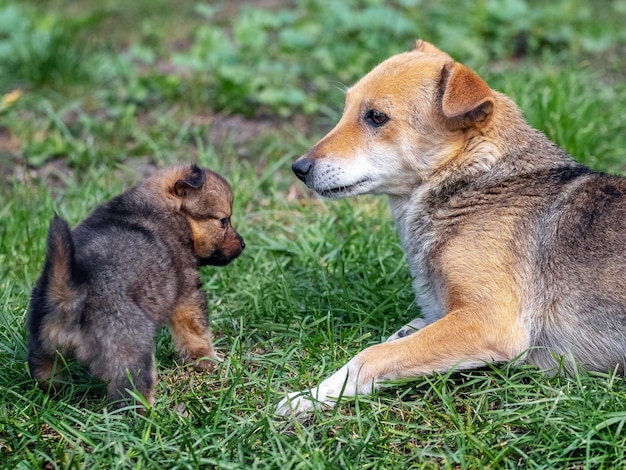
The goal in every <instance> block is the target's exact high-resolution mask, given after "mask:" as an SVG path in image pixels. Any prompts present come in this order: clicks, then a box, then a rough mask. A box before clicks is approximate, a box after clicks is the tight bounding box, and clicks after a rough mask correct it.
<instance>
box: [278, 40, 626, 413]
mask: <svg viewBox="0 0 626 470" xmlns="http://www.w3.org/2000/svg"><path fill="white" fill-rule="evenodd" d="M293 170H294V172H295V173H296V176H298V178H300V179H301V180H302V181H303V182H304V183H305V184H306V185H307V186H308V187H309V188H311V189H313V190H314V191H316V192H317V193H319V194H320V195H322V196H326V197H331V198H340V197H347V196H353V195H358V194H365V193H371V194H385V195H388V196H389V200H390V204H391V210H392V214H393V217H394V219H395V221H396V224H397V228H398V233H399V236H400V240H401V242H402V245H403V247H404V250H405V252H406V256H407V261H408V263H409V266H410V268H411V272H412V274H413V276H414V278H415V281H414V287H415V290H416V293H417V295H418V303H419V304H420V307H421V313H422V315H423V318H418V319H415V320H414V321H412V322H410V323H409V324H407V325H406V326H405V327H404V328H402V329H401V330H399V331H398V332H396V333H395V334H394V335H392V336H391V337H390V338H389V340H388V341H387V342H385V343H383V344H379V345H375V346H372V347H369V348H367V349H365V350H363V351H361V352H360V353H359V354H357V355H356V356H355V357H354V358H353V359H351V360H350V361H349V362H348V363H347V364H346V365H344V366H343V367H342V368H341V369H339V370H338V371H337V372H336V373H335V374H333V375H332V376H331V377H329V378H327V379H326V380H324V381H323V382H322V383H321V384H320V385H319V386H318V387H315V388H313V389H311V390H309V391H307V392H306V393H304V394H302V393H299V392H295V393H291V394H289V395H288V396H287V397H286V398H285V399H284V400H283V401H282V402H281V403H280V404H279V406H278V410H277V411H278V413H280V414H287V413H291V412H295V413H301V412H305V411H308V410H311V409H312V408H315V407H316V406H318V404H322V405H325V406H333V405H334V403H335V401H336V400H337V398H338V397H339V396H340V395H343V396H352V395H355V394H359V393H370V392H371V391H372V390H373V389H375V388H376V387H377V386H378V385H379V384H380V383H382V382H384V381H386V380H392V379H396V378H403V377H414V376H417V375H420V374H428V373H430V372H432V371H447V370H450V369H451V368H454V367H457V368H468V367H475V366H480V365H482V364H485V363H490V362H501V361H511V360H520V361H527V362H530V363H533V364H537V365H538V366H540V367H542V368H554V367H555V366H557V365H558V358H557V357H558V356H559V355H564V356H566V357H567V358H568V360H570V359H571V360H573V361H576V362H577V363H579V364H581V365H584V366H585V367H588V368H590V369H595V370H612V369H614V368H616V367H617V368H618V370H621V371H623V370H624V369H625V368H626V339H625V338H624V336H623V335H622V333H621V332H622V331H624V329H626V279H624V277H623V276H622V275H621V274H619V275H618V274H616V273H618V272H619V273H623V272H625V271H626V254H625V251H626V250H624V248H625V247H626V179H624V178H618V177H611V176H608V175H603V174H600V173H595V172H592V171H591V170H590V169H588V168H586V167H584V166H582V165H580V164H578V163H576V162H575V161H574V160H573V159H572V158H571V157H570V156H569V155H567V154H566V153H565V152H563V151H562V150H560V149H558V148H557V147H556V146H555V145H554V144H553V143H551V142H550V141H548V140H547V139H546V138H545V136H543V135H542V134H540V133H539V132H538V131H536V130H535V129H533V128H531V127H530V126H529V125H528V124H526V122H525V121H524V119H523V117H522V115H521V113H520V112H519V110H518V109H517V107H516V106H515V104H514V103H513V102H512V101H511V100H510V99H509V98H507V97H506V96H504V95H503V94H501V93H498V92H497V91H494V90H492V89H490V88H489V86H488V85H487V84H486V83H485V82H484V81H483V80H482V79H481V78H479V77H478V76H477V75H476V74H475V73H474V72H472V71H471V70H470V69H469V68H468V67H466V66H464V65H462V64H460V63H457V62H455V61H454V60H453V59H452V58H451V57H450V56H449V55H447V54H446V53H444V52H442V51H440V50H439V49H437V48H436V47H435V46H432V45H431V44H428V43H427V42H424V41H421V40H418V41H417V42H416V44H415V47H414V49H413V50H412V51H411V52H406V53H402V54H398V55H396V56H393V57H391V58H389V59H388V60H386V61H385V62H383V63H381V64H380V65H378V66H377V67H376V68H374V69H373V70H372V71H371V72H370V73H368V74H367V75H366V76H364V77H363V78H362V79H361V80H360V81H359V82H358V83H357V84H356V85H354V86H353V87H352V88H351V89H350V90H348V92H347V94H346V103H345V107H344V112H343V115H342V117H341V119H340V120H339V122H338V123H337V125H336V127H335V128H334V129H333V130H331V131H330V132H329V133H328V135H327V136H325V137H324V138H322V139H321V140H320V142H318V143H317V144H316V145H315V146H314V147H313V148H312V149H311V150H310V151H309V152H308V153H307V154H306V155H304V156H302V157H301V158H300V159H298V160H297V161H296V162H295V163H294V164H293ZM583 247H584V248H583ZM582 252H585V253H586V255H585V256H582V255H581V253H582ZM566 365H568V366H569V365H571V363H569V362H568V363H566Z"/></svg>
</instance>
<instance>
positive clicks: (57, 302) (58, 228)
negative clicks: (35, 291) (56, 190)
mask: <svg viewBox="0 0 626 470" xmlns="http://www.w3.org/2000/svg"><path fill="white" fill-rule="evenodd" d="M44 273H45V274H44V275H45V277H46V279H45V281H44V282H45V283H46V284H47V285H46V286H45V288H44V289H43V291H44V292H45V293H44V292H42V294H43V295H45V296H46V300H47V303H48V305H49V306H51V307H52V306H53V307H56V308H58V309H60V310H61V311H64V312H68V311H69V310H71V308H72V305H73V304H74V301H75V300H76V289H75V285H76V281H77V280H78V278H79V276H78V275H77V274H78V273H77V268H76V259H75V253H74V241H73V240H72V232H71V231H70V227H69V225H68V224H67V222H66V221H65V220H63V219H62V218H61V217H59V216H58V215H57V214H54V218H53V219H52V221H51V222H50V229H49V230H48V253H47V255H46V263H45V266H44Z"/></svg>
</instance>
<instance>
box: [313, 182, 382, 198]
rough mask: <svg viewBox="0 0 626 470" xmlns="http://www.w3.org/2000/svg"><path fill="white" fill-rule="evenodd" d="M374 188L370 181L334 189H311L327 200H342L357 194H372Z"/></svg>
mask: <svg viewBox="0 0 626 470" xmlns="http://www.w3.org/2000/svg"><path fill="white" fill-rule="evenodd" d="M374 188H375V185H374V184H373V182H372V181H371V180H366V181H359V182H357V183H354V184H349V185H344V186H337V187H335V188H319V187H314V188H311V189H313V190H314V191H315V192H316V193H317V194H319V195H320V196H323V197H326V198H329V199H342V198H345V197H351V196H358V195H359V194H368V193H370V192H372V191H373V190H374Z"/></svg>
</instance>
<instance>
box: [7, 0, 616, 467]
mask: <svg viewBox="0 0 626 470" xmlns="http://www.w3.org/2000/svg"><path fill="white" fill-rule="evenodd" d="M589 3H590V6H587V4H586V2H578V1H576V0H558V1H555V2H549V3H548V4H546V2H537V1H531V0H528V1H524V0H515V1H513V0H511V1H506V2H473V1H469V0H466V1H460V2H459V1H451V0H445V1H417V0H397V1H390V2H383V1H382V0H381V1H378V0H369V1H357V0H349V1H345V2H330V1H325V0H298V1H293V2H287V1H281V0H266V1H263V0H257V1H251V2H243V1H242V2H229V1H226V0H224V1H223V2H219V1H218V2H204V3H203V2H194V1H190V0H185V1H180V2H173V1H166V0H137V1H134V2H128V1H126V2H122V1H120V0H106V1H96V0H84V1H82V2H73V1H70V0H51V1H48V2H41V1H37V0H20V1H8V0H0V98H1V101H0V183H1V184H0V468H7V469H27V468H46V469H52V468H59V469H61V468H90V469H91V468H172V469H174V468H290V469H291V468H401V469H405V468H486V467H488V468H577V469H578V468H622V467H625V466H626V430H625V429H624V425H625V424H626V383H625V382H624V380H623V378H622V377H620V376H616V375H613V374H586V373H584V372H580V373H579V374H577V375H575V376H573V377H547V376H545V375H542V374H541V373H540V372H539V371H537V370H535V369H533V368H527V367H521V368H513V367H509V366H507V365H502V366H498V367H495V366H494V367H485V368H483V369H480V370H474V371H466V372H451V373H449V374H445V375H439V374H436V375H434V376H430V377H423V378H419V379H416V380H411V381H406V382H403V383H396V384H393V386H389V387H385V388H383V390H382V391H381V392H380V393H378V394H376V395H375V396H371V397H359V398H356V399H351V400H347V401H345V402H343V403H342V404H341V405H339V406H338V407H337V408H336V409H335V410H332V411H322V412H317V413H315V414H313V415H312V416H310V417H308V418H307V419H306V420H304V421H297V420H293V419H286V418H282V417H277V416H275V415H274V414H273V409H274V407H275V405H276V404H277V403H278V401H279V400H280V399H281V398H282V396H283V395H284V393H286V392H288V391H294V390H302V389H305V388H309V387H311V386H313V385H316V384H317V383H319V382H320V381H321V380H323V379H324V378H325V377H327V376H328V375H329V374H331V373H332V372H334V371H335V370H336V369H337V368H338V367H340V366H341V365H343V364H344V363H345V362H346V361H347V360H348V359H349V358H351V357H352V356H353V355H354V354H356V353H357V352H358V351H359V350H361V349H362V348H364V347H367V346H369V345H372V344H375V343H377V342H380V341H381V340H382V339H384V338H385V337H386V336H388V335H389V334H391V333H393V332H394V331H395V330H396V329H398V328H399V327H400V326H402V325H403V324H404V323H406V322H407V321H408V320H411V319H413V318H414V317H415V316H417V315H418V313H419V309H418V307H417V306H416V305H415V304H414V294H413V292H412V289H411V278H410V274H409V271H408V267H407V265H406V262H405V260H404V254H403V252H402V249H401V247H400V245H399V241H398V237H397V235H396V232H395V227H394V224H393V221H392V219H391V216H390V214H389V210H388V207H387V201H386V200H385V199H384V198H374V197H361V198H359V199H355V200H341V201H334V202H333V201H331V202H329V201H324V200H321V199H319V198H317V197H315V196H314V195H312V194H311V193H309V192H307V191H306V189H305V188H304V186H303V185H302V184H301V183H300V182H298V181H296V178H295V177H293V175H292V174H291V170H290V166H291V162H292V161H293V160H295V158H297V157H298V156H299V155H301V154H302V153H304V152H305V151H306V150H307V148H308V147H309V146H311V145H312V144H314V143H315V141H316V140H317V139H318V138H319V137H321V136H322V135H323V134H324V133H325V132H326V131H327V130H328V129H330V127H331V126H332V124H333V123H334V122H335V121H336V120H337V118H338V116H339V113H340V111H341V108H342V104H343V90H344V89H345V87H346V86H349V85H350V84H351V83H353V82H354V81H355V80H356V79H357V78H358V77H359V76H361V75H363V74H364V73H366V72H367V71H368V70H369V68H371V67H372V66H373V65H374V64H376V63H377V62H378V61H380V60H382V59H384V58H385V57H387V56H388V55H390V54H392V53H395V52H401V51H403V50H406V49H408V48H409V47H410V46H411V41H412V40H413V39H415V38H417V37H423V38H424V39H427V40H430V41H432V42H433V43H435V44H437V45H439V46H441V47H442V48H443V49H445V50H447V51H448V52H450V53H451V54H452V55H453V56H454V57H455V58H457V59H458V60H459V61H462V62H464V63H467V64H468V65H470V66H471V67H473V68H474V69H475V70H476V71H477V72H479V74H480V75H481V76H483V77H484V78H485V79H486V80H487V81H488V82H489V83H490V85H491V86H492V87H493V88H495V89H498V90H500V91H503V92H505V93H507V94H508V95H510V96H511V97H512V98H513V99H514V100H515V101H516V102H517V103H518V104H519V105H520V107H521V108H522V109H523V110H524V113H525V115H526V116H527V118H528V119H529V121H530V122H531V123H532V124H533V125H534V126H536V127H537V128H539V129H541V130H543V131H544V132H545V133H546V134H548V135H549V136H550V137H551V138H552V139H553V140H555V141H556V142H557V143H558V144H559V145H561V146H563V147H564V148H566V149H567V150H568V151H569V152H570V153H572V154H573V155H575V156H576V157H577V158H578V159H579V160H581V161H583V162H584V163H586V164H588V165H590V166H591V167H593V168H594V169H598V170H605V171H610V172H614V173H622V174H624V173H626V132H624V126H625V123H626V119H625V117H624V111H623V110H624V109H626V86H625V85H624V83H625V80H624V79H625V78H626V74H625V73H624V70H626V57H625V55H624V51H626V33H624V31H623V25H624V24H626V4H625V3H624V2H623V1H617V0H616V1H608V0H602V1H599V2H597V3H593V4H592V3H591V2H589ZM591 5H593V6H591ZM328 12H331V13H332V14H327V13H328ZM181 161H190V162H197V163H199V164H202V165H206V166H209V167H210V168H212V169H213V170H215V171H218V172H220V173H221V174H222V175H224V176H225V177H226V178H227V179H228V180H229V181H230V182H231V184H232V186H233V189H234V192H235V207H234V213H233V224H234V226H235V227H236V229H237V230H238V231H239V232H240V233H241V234H242V235H243V236H244V238H245V240H246V244H247V248H246V250H245V251H244V253H243V255H242V256H241V257H240V258H239V259H237V260H236V261H234V262H233V263H232V264H231V265H229V266H227V267H224V268H211V267H207V268H204V269H203V271H202V274H203V280H204V287H205V289H206V291H207V293H208V296H209V300H210V317H211V324H212V327H213V330H214V333H215V336H216V346H217V348H218V349H219V351H220V352H221V354H222V355H223V357H224V358H225V360H224V362H223V363H222V364H221V365H220V366H219V369H218V371H217V372H216V373H210V374H202V373H196V372H194V371H193V370H191V369H190V368H189V367H188V366H185V365H182V364H181V363H180V361H179V359H178V357H177V356H176V354H175V352H174V350H173V348H172V345H171V342H170V338H169V336H168V333H167V332H166V331H165V330H164V331H163V333H162V334H161V335H160V336H159V337H158V340H157V360H158V373H159V382H158V384H157V386H156V403H155V405H154V408H153V409H152V410H151V411H150V413H148V415H147V416H145V417H143V416H136V415H134V414H132V413H130V414H125V413H119V412H114V411H113V410H112V409H111V408H110V407H109V406H108V405H107V403H106V400H105V398H104V396H105V392H106V387H105V386H104V385H103V384H102V383H99V382H97V381H96V380H94V379H92V378H90V376H89V374H88V373H87V371H86V370H85V369H83V368H82V367H80V366H79V365H77V364H75V363H73V362H69V363H68V365H67V368H68V372H69V374H70V380H68V382H67V384H65V385H64V387H62V389H61V390H60V391H59V392H57V393H56V394H49V393H47V391H45V390H41V389H40V388H38V387H37V386H36V384H35V383H34V382H33V380H32V379H31V378H30V376H29V373H28V369H27V365H26V332H25V327H24V320H25V313H26V310H27V306H28V299H29V294H30V290H31V289H32V287H33V284H34V282H35V280H36V278H37V276H38V274H39V272H40V270H41V268H42V264H43V259H44V250H45V237H46V231H47V228H48V223H49V221H50V219H51V217H52V215H53V213H54V211H57V212H58V213H59V214H61V215H62V216H63V217H64V218H66V219H67V220H68V221H69V222H70V224H71V225H75V224H76V223H78V222H79V221H80V220H81V219H82V218H84V217H85V216H86V215H87V214H88V213H89V212H90V211H91V210H92V209H93V208H94V207H95V206H96V205H97V204H99V203H101V202H104V201H106V200H107V199H109V198H110V197H112V196H114V195H116V194H118V193H119V192H121V191H122V190H124V189H125V188H127V187H128V186H129V185H130V184H132V183H133V182H134V181H137V180H138V179H139V178H141V177H142V176H143V175H145V174H147V173H149V172H150V171H151V170H152V169H154V168H155V167H157V166H161V165H165V164H168V163H172V162H181Z"/></svg>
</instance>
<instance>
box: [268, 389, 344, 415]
mask: <svg viewBox="0 0 626 470" xmlns="http://www.w3.org/2000/svg"><path fill="white" fill-rule="evenodd" d="M318 395H319V393H318V389H315V388H314V389H311V390H307V391H304V392H291V393H289V394H288V395H287V396H286V397H285V398H283V399H282V400H281V401H280V403H279V404H278V406H277V407H276V414H277V415H281V416H290V415H295V416H297V415H301V414H305V413H308V412H310V411H313V410H318V409H322V408H333V407H334V406H335V401H334V400H331V399H329V398H328V397H326V399H322V400H320V399H316V398H315V397H316V396H318Z"/></svg>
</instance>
